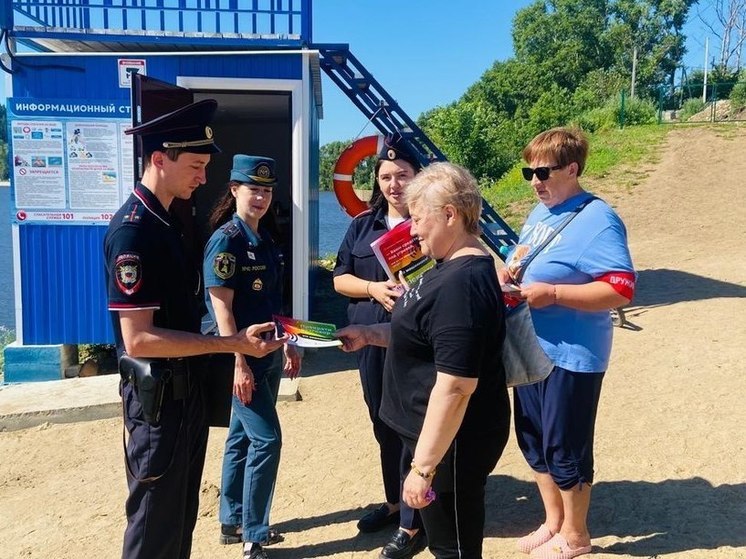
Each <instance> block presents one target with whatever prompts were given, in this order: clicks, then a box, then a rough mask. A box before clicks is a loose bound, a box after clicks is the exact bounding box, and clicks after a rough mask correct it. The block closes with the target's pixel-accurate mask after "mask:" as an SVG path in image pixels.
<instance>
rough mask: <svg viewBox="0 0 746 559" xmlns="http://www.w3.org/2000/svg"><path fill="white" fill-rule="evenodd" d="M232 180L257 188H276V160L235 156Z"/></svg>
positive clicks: (253, 156)
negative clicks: (253, 185)
mask: <svg viewBox="0 0 746 559" xmlns="http://www.w3.org/2000/svg"><path fill="white" fill-rule="evenodd" d="M230 180H232V181H236V182H245V183H248V184H255V185H257V186H275V185H276V184H277V175H276V174H275V160H274V159H272V158H270V157H262V156H257V155H244V154H242V153H237V154H236V155H234V156H233V169H231V178H230Z"/></svg>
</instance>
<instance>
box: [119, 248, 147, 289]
mask: <svg viewBox="0 0 746 559" xmlns="http://www.w3.org/2000/svg"><path fill="white" fill-rule="evenodd" d="M114 277H115V278H116V284H117V289H119V291H121V292H122V293H124V294H125V295H133V294H135V293H137V292H138V291H139V289H140V287H141V286H142V262H141V261H140V255H139V254H135V253H133V252H128V253H125V254H120V255H119V256H117V258H116V260H115V261H114Z"/></svg>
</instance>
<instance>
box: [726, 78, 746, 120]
mask: <svg viewBox="0 0 746 559" xmlns="http://www.w3.org/2000/svg"><path fill="white" fill-rule="evenodd" d="M740 79H741V81H739V82H738V83H737V84H736V85H734V86H733V89H732V90H731V92H730V108H731V110H733V111H740V110H741V109H743V108H744V107H746V71H744V72H741V76H740Z"/></svg>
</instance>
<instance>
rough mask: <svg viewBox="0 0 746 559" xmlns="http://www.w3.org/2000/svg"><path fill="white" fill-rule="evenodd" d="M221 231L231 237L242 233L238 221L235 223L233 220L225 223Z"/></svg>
mask: <svg viewBox="0 0 746 559" xmlns="http://www.w3.org/2000/svg"><path fill="white" fill-rule="evenodd" d="M221 231H222V232H223V235H225V236H226V237H230V238H233V237H236V236H238V235H240V234H241V228H240V227H239V226H238V223H234V222H232V221H231V222H230V223H229V224H227V225H223V227H222V228H221Z"/></svg>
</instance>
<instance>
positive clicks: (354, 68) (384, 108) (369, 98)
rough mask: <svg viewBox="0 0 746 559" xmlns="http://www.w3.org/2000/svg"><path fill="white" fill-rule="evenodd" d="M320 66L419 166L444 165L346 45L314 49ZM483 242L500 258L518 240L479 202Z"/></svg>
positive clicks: (397, 105)
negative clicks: (404, 145) (405, 145)
mask: <svg viewBox="0 0 746 559" xmlns="http://www.w3.org/2000/svg"><path fill="white" fill-rule="evenodd" d="M313 48H314V49H316V50H318V51H319V58H320V61H319V64H320V66H321V68H322V69H323V70H324V72H326V74H327V75H328V76H329V78H330V79H331V80H332V81H333V82H334V83H335V84H336V85H337V86H338V87H339V88H340V89H341V90H342V91H343V92H344V94H345V95H347V97H348V98H349V99H350V101H352V103H353V104H354V105H355V106H356V107H357V108H358V109H360V111H361V112H362V113H363V114H364V115H365V116H366V117H367V118H368V119H369V120H370V122H372V123H373V125H374V126H375V127H376V128H377V129H378V130H379V131H380V132H381V133H382V134H387V133H395V132H399V133H400V134H401V135H402V136H403V138H404V139H405V141H406V142H407V143H408V145H409V147H410V149H411V150H412V151H413V152H414V153H415V154H416V155H417V158H418V159H419V161H420V163H421V164H422V165H427V164H428V163H431V162H433V161H446V156H445V155H444V154H443V152H441V151H440V150H439V149H438V147H437V146H436V145H435V144H434V143H433V142H432V140H431V139H430V138H429V137H428V136H427V134H425V132H424V131H423V130H422V129H421V128H420V127H419V126H418V125H417V123H416V122H414V121H413V120H412V119H411V118H410V117H409V115H407V113H405V112H404V110H403V109H402V108H401V107H400V106H399V104H398V103H397V102H396V100H394V98H393V97H391V95H389V94H388V92H387V91H386V90H385V89H384V88H383V87H382V86H381V84H379V83H378V82H377V81H376V79H375V78H374V77H373V75H372V74H371V73H370V72H369V71H368V70H367V69H366V68H365V66H363V65H362V64H361V63H360V61H359V60H358V59H357V58H355V56H354V55H353V54H352V53H351V52H350V48H349V46H348V45H346V44H319V45H313ZM480 222H481V225H482V239H483V240H484V241H485V242H486V243H487V244H488V245H489V247H490V248H491V249H492V250H493V251H495V252H496V253H497V254H498V255H500V256H502V252H501V250H500V249H501V247H505V246H509V245H512V244H515V243H516V242H517V240H518V236H517V235H516V234H515V232H514V231H513V230H512V229H511V228H510V226H508V224H507V223H506V222H505V220H503V219H502V218H501V217H500V216H499V215H498V213H497V212H496V211H495V210H494V208H492V206H490V205H489V204H488V203H487V202H486V201H485V200H483V202H482V215H481V219H480Z"/></svg>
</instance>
